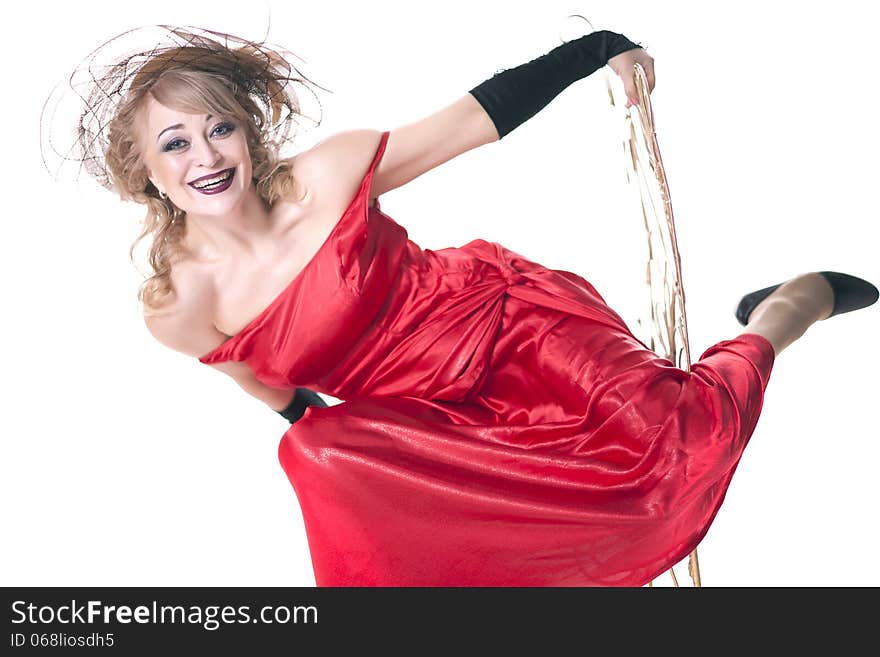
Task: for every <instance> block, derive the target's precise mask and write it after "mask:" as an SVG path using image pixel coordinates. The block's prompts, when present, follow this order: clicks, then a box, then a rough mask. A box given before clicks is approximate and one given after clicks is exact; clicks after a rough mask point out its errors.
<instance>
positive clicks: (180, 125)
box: [156, 114, 213, 141]
mask: <svg viewBox="0 0 880 657" xmlns="http://www.w3.org/2000/svg"><path fill="white" fill-rule="evenodd" d="M212 118H213V115H211V114H208V116H206V117H205V122H206V123H207V122H208V121H210V120H211V119H212ZM182 127H183V124H182V123H175V124H174V125H170V126H168V127H167V128H165V129H164V130H163V131H162V132H160V133H159V136H158V137H156V141H159V137H161V136H162V135H164V134H165V133H166V132H168V131H169V130H176V129H177V128H182Z"/></svg>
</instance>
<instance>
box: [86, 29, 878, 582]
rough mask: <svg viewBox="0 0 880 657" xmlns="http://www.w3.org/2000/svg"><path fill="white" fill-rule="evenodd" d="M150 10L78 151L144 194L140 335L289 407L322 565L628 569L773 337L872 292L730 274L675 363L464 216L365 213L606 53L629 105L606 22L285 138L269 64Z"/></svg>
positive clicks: (578, 284)
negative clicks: (438, 235)
mask: <svg viewBox="0 0 880 657" xmlns="http://www.w3.org/2000/svg"><path fill="white" fill-rule="evenodd" d="M174 34H176V35H178V36H180V35H182V36H184V37H185V38H186V41H187V44H186V45H184V46H175V47H173V48H169V49H167V50H165V51H158V52H155V53H153V54H152V56H151V57H149V58H147V60H146V63H145V64H144V65H142V66H141V67H139V68H137V69H136V71H131V72H130V73H129V72H128V69H127V68H126V71H127V73H126V75H129V76H130V79H129V78H127V79H126V81H127V82H130V85H128V89H127V91H126V93H125V95H124V98H123V100H122V101H121V103H120V104H119V106H118V107H116V108H115V109H114V112H113V118H112V121H111V122H110V124H109V128H108V138H107V142H106V144H107V148H106V149H105V150H104V152H103V153H101V155H103V157H104V158H105V159H106V168H107V172H108V177H109V183H110V185H111V186H112V187H114V188H115V189H117V190H119V191H120V192H121V193H122V196H123V198H129V199H133V200H135V201H138V202H142V203H145V204H146V205H147V206H148V207H149V210H150V215H149V217H150V218H151V219H152V223H149V222H148V227H147V231H148V232H154V233H155V241H154V246H153V251H152V253H151V262H152V264H153V265H154V268H155V269H156V274H155V276H154V277H153V278H152V279H151V280H150V281H148V282H147V285H146V286H145V287H144V290H143V299H144V305H145V310H146V312H145V319H146V322H147V326H148V327H149V329H150V331H151V332H152V333H153V335H154V336H155V337H156V338H157V339H158V340H159V341H160V342H161V343H163V344H165V345H166V346H168V347H170V348H172V349H175V350H177V351H180V352H182V353H185V354H188V355H191V356H194V357H198V358H199V360H200V361H201V362H202V363H205V364H208V365H210V366H212V367H214V368H216V369H218V370H220V371H222V372H224V373H226V374H228V375H230V376H231V377H233V378H234V379H235V380H236V381H237V382H238V383H239V384H240V385H241V386H242V388H244V389H245V390H246V391H247V392H248V393H250V394H252V395H254V396H255V397H257V398H258V399H261V400H263V401H264V402H266V403H267V404H268V405H269V406H270V408H272V409H274V410H276V411H278V412H280V413H282V414H283V415H285V417H288V419H290V420H291V422H295V424H293V426H292V427H291V429H290V430H289V431H288V432H287V433H286V434H285V436H284V439H283V440H282V443H281V446H280V451H279V455H280V458H281V462H282V465H283V466H284V468H285V470H286V472H287V474H288V476H289V478H290V480H291V483H292V484H293V486H294V488H295V490H296V493H297V496H298V497H299V500H300V504H301V506H302V510H303V515H304V519H305V522H306V529H307V533H308V538H309V545H310V549H311V552H312V561H313V566H314V568H315V574H316V581H317V583H318V584H319V585H641V584H644V583H645V582H647V581H649V580H650V579H652V578H653V577H655V576H656V575H657V574H659V573H661V572H663V571H664V570H666V569H667V568H668V567H669V566H670V565H671V564H674V563H676V562H677V561H678V560H679V559H681V558H682V557H683V556H685V555H686V554H687V553H688V552H689V551H691V550H692V549H693V547H694V546H695V545H696V544H697V543H698V542H699V540H700V539H701V538H702V536H703V535H704V534H705V532H706V531H707V530H708V527H709V525H710V523H711V522H712V520H713V518H714V516H715V514H716V513H717V511H718V509H719V507H720V504H721V502H722V500H723V497H724V494H725V492H726V489H727V486H728V484H729V482H730V479H731V477H732V475H733V472H734V470H735V468H736V465H737V463H738V461H739V458H740V456H741V454H742V450H743V449H744V447H745V445H746V443H747V442H748V439H749V437H750V436H751V434H752V432H753V430H754V427H755V424H756V422H757V419H758V416H759V414H760V410H761V405H762V401H763V392H764V389H765V388H766V385H767V381H768V378H769V374H770V371H771V369H772V366H773V363H774V362H775V357H776V355H778V353H780V352H781V351H782V350H783V349H784V348H785V347H786V346H788V345H789V344H791V343H792V342H793V341H794V340H796V339H797V338H798V337H800V336H801V335H803V333H804V332H805V331H806V329H807V328H808V327H809V326H810V325H811V324H812V323H814V322H815V321H819V320H821V319H826V318H828V317H831V316H833V315H835V314H840V313H843V312H849V311H851V310H856V309H858V308H862V307H865V306H867V305H870V304H872V303H874V302H875V301H876V299H877V290H876V288H875V287H874V286H872V285H871V284H870V283H868V282H866V281H863V280H861V279H859V278H856V277H852V276H848V275H846V274H840V273H837V272H811V273H808V274H804V275H801V276H796V277H794V278H792V279H791V280H789V281H786V282H785V283H783V284H780V285H774V286H770V287H768V288H765V289H763V290H759V291H757V292H754V293H751V294H749V295H746V296H745V297H743V299H742V301H741V303H740V306H739V308H738V310H737V317H738V319H739V320H740V322H741V323H742V324H743V325H744V326H745V330H744V331H743V333H741V334H740V335H739V336H737V337H736V338H734V339H732V340H725V341H722V342H719V343H717V344H716V345H713V346H712V347H710V348H709V349H708V350H706V351H705V352H704V353H703V355H702V356H701V357H700V359H698V361H697V362H695V363H694V364H693V366H692V371H691V372H690V373H687V372H684V371H682V370H679V369H677V368H675V367H672V365H671V363H670V362H669V361H668V360H665V359H661V358H659V357H658V356H657V355H656V354H654V353H653V352H651V351H650V350H649V349H648V348H647V347H646V346H645V345H644V344H643V343H642V342H640V341H639V340H637V339H636V338H635V337H634V336H633V335H632V334H631V332H630V331H629V329H628V328H627V326H626V325H625V323H624V322H623V320H622V319H621V318H620V317H619V315H617V313H615V312H614V311H613V310H612V309H611V308H609V307H608V306H607V304H605V302H604V299H602V297H601V295H600V294H599V293H598V292H597V291H596V290H595V288H594V287H593V286H592V285H590V284H589V283H588V282H587V281H586V280H584V279H583V278H581V277H580V276H578V275H576V274H573V273H571V272H566V271H559V270H552V269H548V268H546V267H543V266H541V265H538V264H536V263H534V262H531V261H529V260H528V259H527V258H525V257H523V256H521V255H519V254H516V253H514V252H512V251H510V250H508V249H506V248H504V247H503V246H501V245H499V244H495V243H490V242H486V241H485V240H481V239H476V240H474V241H472V242H470V243H468V244H466V245H464V246H462V247H460V248H449V249H442V250H439V251H431V250H427V249H425V250H423V249H421V248H419V247H418V246H417V245H416V244H414V243H413V242H412V241H411V240H409V239H408V237H407V234H406V231H405V230H404V229H403V228H402V227H401V226H399V225H398V224H397V223H396V222H395V221H393V220H392V219H391V218H390V217H388V216H387V215H385V214H384V213H382V212H381V209H380V206H379V203H378V196H380V195H381V194H382V193H384V192H385V191H388V190H391V189H394V188H396V187H399V186H401V185H403V184H404V183H406V182H408V181H410V180H412V179H414V178H415V177H417V176H418V175H421V174H422V173H424V172H425V171H428V170H430V169H431V168H433V167H436V166H438V165H439V164H442V163H444V162H446V161H449V160H450V159H452V158H454V157H455V156H456V155H459V154H461V153H463V152H466V151H468V150H470V149H473V148H475V147H477V146H479V145H482V144H486V143H489V142H492V141H495V140H498V139H501V138H503V137H504V136H505V135H506V134H508V133H509V132H510V131H512V130H513V129H515V128H516V127H517V126H518V125H520V124H522V123H523V122H525V121H526V120H528V119H529V118H531V117H532V116H534V115H535V114H536V113H537V112H539V111H540V110H541V109H542V108H543V107H544V106H546V105H547V104H548V103H549V102H550V100H552V99H553V98H554V97H555V96H556V95H558V94H559V93H560V92H561V91H562V90H563V89H564V88H566V87H567V86H568V85H570V84H571V83H573V82H574V81H575V80H577V79H580V78H583V77H585V76H587V75H589V74H590V73H592V72H594V71H595V70H598V69H599V68H600V67H602V66H603V65H605V64H608V65H609V66H611V67H612V69H614V70H615V72H617V73H618V75H620V76H621V78H622V79H623V82H624V87H625V90H626V92H627V95H628V96H629V98H630V102H633V101H634V100H635V86H634V81H633V78H632V71H633V65H634V64H635V63H640V64H642V66H643V67H644V68H645V70H646V72H647V77H648V82H649V86H650V88H651V89H653V87H654V75H653V59H652V58H651V57H650V56H649V55H648V54H647V53H645V52H644V50H643V49H641V48H640V47H638V46H637V45H636V44H634V43H633V42H631V41H629V40H628V39H627V38H626V37H624V36H622V35H620V34H615V33H612V32H607V31H603V32H595V33H593V34H590V35H587V36H585V37H582V38H581V39H577V40H574V41H572V42H569V43H567V44H565V45H563V46H560V47H558V48H556V49H554V50H552V51H551V52H549V53H547V54H546V55H544V56H542V57H539V58H537V59H535V60H533V61H531V62H528V63H526V64H523V65H521V66H518V67H515V68H512V69H508V70H506V71H503V72H501V73H499V74H497V75H495V76H493V77H492V78H490V79H488V80H486V81H485V82H483V83H482V84H480V85H478V86H477V87H475V88H474V89H472V90H471V91H470V92H468V93H467V94H465V95H464V96H463V97H462V98H461V99H459V100H458V101H456V102H455V103H453V104H452V105H450V106H448V107H446V108H444V109H442V110H441V111H439V112H437V113H435V114H432V115H430V116H428V117H426V118H424V119H422V120H421V121H418V122H415V123H413V124H410V125H407V126H403V127H401V128H399V129H397V130H394V131H390V132H381V133H380V132H377V131H372V130H357V131H350V132H347V133H340V134H337V135H333V136H332V137H330V138H328V139H326V140H325V141H323V142H321V143H320V144H318V145H316V146H315V147H313V148H312V149H309V150H307V151H305V152H302V153H299V154H298V155H297V156H295V157H293V158H290V159H289V160H279V159H278V158H277V153H276V152H274V150H273V146H272V144H271V143H270V142H269V140H268V138H267V134H268V128H269V127H271V126H272V125H273V124H275V123H277V121H278V118H277V117H278V116H280V115H281V114H282V112H281V110H282V109H283V108H284V107H285V106H286V107H287V108H288V109H292V110H293V112H295V110H296V104H295V102H293V101H292V100H291V98H290V97H289V96H287V95H286V93H285V85H284V84H283V82H284V75H279V72H278V71H279V67H280V68H282V69H283V60H282V59H281V58H280V57H277V56H275V55H276V54H275V53H272V52H271V51H268V50H267V49H262V48H260V47H259V46H254V45H253V44H251V45H245V46H243V47H239V48H230V47H228V46H227V43H228V41H227V43H223V44H221V43H220V42H219V41H218V40H215V39H211V38H210V37H207V36H197V35H191V34H187V33H185V32H184V31H180V30H176V31H174ZM258 100H263V101H264V105H263V108H261V107H260V105H259V103H258V102H257V101H258ZM289 116H290V115H289ZM270 117H271V120H270ZM84 134H85V133H84ZM89 137H91V135H89ZM84 141H85V140H84ZM98 143H99V144H101V142H100V141H99V142H98ZM84 148H85V150H86V153H88V152H89V146H88V144H85V143H84ZM97 159H98V161H100V156H99V157H98V158H97ZM98 173H100V170H99V171H98ZM315 299H320V302H316V301H315ZM312 390H317V391H318V392H323V393H326V394H330V395H333V396H335V397H338V398H340V399H343V400H345V401H344V402H343V403H342V404H339V405H336V406H333V407H327V406H326V405H325V404H323V402H321V401H320V398H319V397H317V396H315V395H314V393H313V392H311V391H312ZM295 392H296V394H295Z"/></svg>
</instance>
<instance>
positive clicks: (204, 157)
mask: <svg viewBox="0 0 880 657" xmlns="http://www.w3.org/2000/svg"><path fill="white" fill-rule="evenodd" d="M220 157H221V156H220V153H219V152H217V149H216V148H215V147H214V145H213V144H211V142H210V141H208V140H207V139H200V140H199V141H198V144H197V146H196V158H197V161H198V162H199V164H200V165H201V166H203V167H205V168H206V169H213V168H214V167H216V166H217V163H218V162H219V161H220Z"/></svg>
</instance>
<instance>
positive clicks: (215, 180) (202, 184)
mask: <svg viewBox="0 0 880 657" xmlns="http://www.w3.org/2000/svg"><path fill="white" fill-rule="evenodd" d="M231 175H232V172H231V171H227V172H226V173H224V174H222V175H219V176H214V177H213V178H209V179H208V180H203V181H201V182H199V183H193V187H196V188H198V189H203V188H205V187H208V186H209V185H213V184H214V183H218V182H221V181H223V180H226V179H228V178H229V176H231Z"/></svg>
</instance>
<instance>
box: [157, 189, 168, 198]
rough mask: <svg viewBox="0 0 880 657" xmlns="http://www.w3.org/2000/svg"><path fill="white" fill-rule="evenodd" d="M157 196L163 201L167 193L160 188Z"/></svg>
mask: <svg viewBox="0 0 880 657" xmlns="http://www.w3.org/2000/svg"><path fill="white" fill-rule="evenodd" d="M159 196H160V197H161V198H162V200H163V201H164V200H165V199H166V198H168V195H167V194H166V193H165V192H163V191H162V190H161V189H160V190H159Z"/></svg>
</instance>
